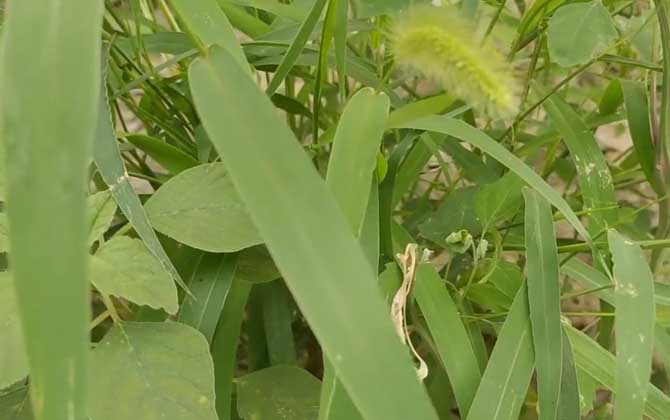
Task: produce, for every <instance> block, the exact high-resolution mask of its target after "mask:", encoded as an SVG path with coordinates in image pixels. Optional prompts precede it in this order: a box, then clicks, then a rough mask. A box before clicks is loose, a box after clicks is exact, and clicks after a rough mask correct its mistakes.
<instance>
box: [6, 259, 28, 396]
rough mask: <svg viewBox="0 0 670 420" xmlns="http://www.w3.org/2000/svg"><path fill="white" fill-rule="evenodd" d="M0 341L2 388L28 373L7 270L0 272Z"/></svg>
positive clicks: (17, 314)
mask: <svg viewBox="0 0 670 420" xmlns="http://www.w3.org/2000/svg"><path fill="white" fill-rule="evenodd" d="M0 343H2V345H1V346H0V389H3V388H5V387H7V386H9V385H11V384H13V383H15V382H16V381H18V380H20V379H23V378H25V377H26V376H27V375H28V359H27V357H26V351H25V349H24V347H23V332H22V331H21V319H20V318H19V311H18V308H17V307H16V294H15V293H14V282H13V280H12V276H11V275H10V274H9V272H7V271H3V272H0Z"/></svg>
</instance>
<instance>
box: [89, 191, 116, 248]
mask: <svg viewBox="0 0 670 420" xmlns="http://www.w3.org/2000/svg"><path fill="white" fill-rule="evenodd" d="M87 204H88V226H89V231H88V244H89V245H91V244H93V242H95V241H97V240H98V239H100V237H101V236H102V235H104V233H105V232H106V231H107V229H109V225H110V224H111V223H112V220H113V219H114V214H115V213H116V208H117V207H116V202H115V201H114V198H113V197H112V194H111V193H110V192H109V190H105V191H100V192H98V193H95V194H93V195H92V196H90V197H88V200H87Z"/></svg>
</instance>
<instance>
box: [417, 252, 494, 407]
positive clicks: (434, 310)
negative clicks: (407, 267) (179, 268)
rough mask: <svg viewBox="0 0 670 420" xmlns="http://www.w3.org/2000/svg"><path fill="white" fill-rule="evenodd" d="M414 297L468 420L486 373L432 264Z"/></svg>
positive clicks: (422, 270) (423, 270)
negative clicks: (478, 388)
mask: <svg viewBox="0 0 670 420" xmlns="http://www.w3.org/2000/svg"><path fill="white" fill-rule="evenodd" d="M414 296H415V298H416V300H417V303H418V305H419V307H420V308H421V312H422V313H423V316H424V317H425V319H426V322H427V323H428V328H429V330H430V332H431V335H432V336H433V339H434V341H435V346H436V347H437V351H438V353H439V355H440V359H441V362H442V365H443V366H444V367H445V370H446V371H447V375H448V376H449V381H450V382H451V386H452V388H453V390H454V395H455V397H456V402H457V403H458V408H459V412H460V415H461V417H462V418H466V416H467V414H468V411H469V410H470V406H471V404H472V400H473V399H474V397H475V393H476V392H477V387H478V386H479V382H480V380H481V378H482V372H481V371H480V370H479V365H478V362H477V358H476V357H475V351H474V350H473V348H472V343H471V342H470V338H469V337H468V333H467V331H466V329H465V326H464V325H463V321H462V320H461V318H460V316H459V313H458V308H457V306H456V304H455V303H454V301H453V299H452V298H451V295H450V294H449V292H448V291H447V288H446V285H445V283H444V282H443V281H442V279H441V278H440V276H439V274H438V273H437V271H436V270H435V268H434V267H433V266H431V265H430V264H422V265H421V266H419V268H418V269H417V272H416V280H415V284H414Z"/></svg>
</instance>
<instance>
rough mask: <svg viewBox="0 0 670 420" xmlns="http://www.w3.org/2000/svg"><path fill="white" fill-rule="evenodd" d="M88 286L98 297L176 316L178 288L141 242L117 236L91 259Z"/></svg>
mask: <svg viewBox="0 0 670 420" xmlns="http://www.w3.org/2000/svg"><path fill="white" fill-rule="evenodd" d="M90 267H91V268H90V269H91V282H92V283H93V285H94V286H95V287H96V289H98V290H99V291H100V292H101V293H103V294H105V295H113V296H117V297H121V298H124V299H127V300H129V301H131V302H133V303H136V304H138V305H148V306H150V307H152V308H154V309H158V308H164V309H165V311H166V312H168V313H171V314H175V313H177V309H178V303H177V288H176V287H175V285H174V282H172V280H171V279H170V273H168V272H167V271H165V269H164V268H163V267H162V266H161V264H160V262H158V260H157V259H156V258H155V257H154V256H153V255H151V253H150V252H149V250H148V249H147V248H146V246H144V244H143V243H142V241H140V240H137V239H133V238H129V237H127V236H118V237H115V238H113V239H112V240H110V241H109V242H105V244H104V245H102V246H101V247H100V249H98V251H97V252H96V253H95V254H94V255H92V256H91V265H90Z"/></svg>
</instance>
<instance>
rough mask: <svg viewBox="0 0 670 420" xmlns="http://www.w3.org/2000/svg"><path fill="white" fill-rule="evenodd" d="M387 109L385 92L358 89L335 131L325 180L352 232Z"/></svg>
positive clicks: (362, 210)
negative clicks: (363, 116) (362, 116)
mask: <svg viewBox="0 0 670 420" xmlns="http://www.w3.org/2000/svg"><path fill="white" fill-rule="evenodd" d="M388 110H389V100H388V97H387V96H386V95H384V94H380V93H376V92H375V91H374V90H372V89H371V88H364V89H361V90H360V91H358V92H357V93H356V95H354V96H353V97H352V98H351V99H350V100H349V102H348V103H347V105H346V107H345V108H344V111H343V112H342V116H341V117H340V121H339V123H338V125H337V131H336V132H335V140H334V142H333V149H332V152H331V154H330V159H329V161H328V173H327V175H326V184H328V188H329V189H330V191H331V192H332V193H333V194H334V195H335V198H336V200H337V202H338V204H339V206H340V208H341V209H342V212H343V213H344V215H345V217H346V218H347V220H348V221H349V223H350V224H351V227H352V230H353V232H354V234H355V235H356V236H359V235H360V230H361V226H362V225H363V218H364V216H365V210H366V208H367V205H368V197H369V195H370V185H371V183H372V179H373V172H374V169H375V168H376V166H377V153H378V151H379V147H380V144H381V140H382V135H383V134H384V126H385V125H386V119H387V117H388ZM361 115H365V118H361Z"/></svg>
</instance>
